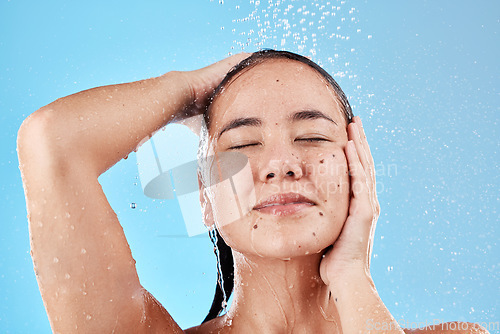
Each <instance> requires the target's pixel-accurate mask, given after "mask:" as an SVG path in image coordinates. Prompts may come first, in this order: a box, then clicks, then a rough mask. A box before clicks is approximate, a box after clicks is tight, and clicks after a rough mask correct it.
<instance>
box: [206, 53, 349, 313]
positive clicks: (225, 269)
mask: <svg viewBox="0 0 500 334" xmlns="http://www.w3.org/2000/svg"><path fill="white" fill-rule="evenodd" d="M270 59H290V60H295V61H299V62H301V63H304V64H306V65H309V66H310V67H312V68H313V69H315V70H316V71H317V72H318V73H319V74H321V76H322V77H323V78H324V79H325V80H326V81H327V82H328V83H329V84H330V86H331V87H332V88H333V90H334V91H335V93H336V95H337V97H338V99H339V102H340V104H341V108H342V112H343V114H344V116H345V119H346V124H349V123H351V121H352V118H353V117H354V115H353V113H352V109H351V105H350V104H349V101H348V100H347V97H346V95H345V94H344V92H343V91H342V89H341V88H340V86H339V84H338V83H337V82H336V81H335V79H333V77H332V76H331V75H330V74H328V72H326V71H325V70H324V69H323V68H322V67H321V66H319V65H318V64H316V63H315V62H313V61H312V60H310V59H309V58H306V57H304V56H301V55H298V54H296V53H292V52H288V51H276V50H271V49H265V50H261V51H257V52H254V53H252V55H251V56H250V57H248V58H246V59H244V60H243V61H241V62H240V63H239V64H238V65H236V66H235V67H233V68H232V69H231V70H230V71H229V72H228V73H227V74H226V77H225V78H224V79H223V80H222V81H221V83H220V84H219V85H218V86H217V88H216V89H215V91H214V92H213V94H212V96H211V98H210V102H209V105H208V107H207V111H206V113H205V114H204V117H205V124H206V126H207V129H209V128H210V114H211V106H212V104H213V102H214V101H215V100H216V99H217V96H219V94H220V93H222V91H223V90H224V88H226V87H227V86H228V84H230V83H231V82H232V80H233V79H235V78H236V76H237V75H238V74H241V73H242V72H243V71H244V70H248V69H251V68H252V67H254V66H256V65H258V64H262V63H263V62H265V61H266V60H270ZM210 233H211V234H210V239H211V240H212V242H213V244H214V252H215V255H216V257H217V285H216V287H215V295H214V300H213V302H212V306H211V307H210V311H209V313H208V315H207V317H206V318H205V320H203V322H207V321H209V320H212V319H214V318H216V317H217V316H219V314H220V313H221V312H222V311H223V310H224V309H225V306H226V303H227V301H228V300H229V297H230V296H231V293H232V292H233V287H234V261H233V255H232V251H231V247H229V246H228V245H227V244H226V243H225V241H224V239H223V238H222V237H221V236H220V234H219V232H218V231H217V228H215V229H214V230H213V231H212V232H210Z"/></svg>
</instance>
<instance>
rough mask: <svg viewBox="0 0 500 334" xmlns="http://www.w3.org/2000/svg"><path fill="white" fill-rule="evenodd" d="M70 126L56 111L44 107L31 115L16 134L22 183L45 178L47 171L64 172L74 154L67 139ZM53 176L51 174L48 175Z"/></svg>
mask: <svg viewBox="0 0 500 334" xmlns="http://www.w3.org/2000/svg"><path fill="white" fill-rule="evenodd" d="M66 128H67V127H64V126H63V125H62V124H61V119H60V117H58V114H57V113H56V112H55V110H53V109H50V108H46V107H43V108H41V109H39V110H37V111H35V112H34V113H33V114H31V115H30V116H28V117H27V118H26V119H25V120H24V122H23V123H22V124H21V127H20V128H19V131H18V133H17V154H18V159H19V169H20V171H21V175H22V177H23V181H26V177H28V179H32V178H33V177H37V176H38V177H46V176H48V171H50V170H54V167H58V168H57V169H58V170H61V169H62V167H64V165H65V164H66V162H65V160H66V159H67V158H68V156H69V154H71V145H70V142H69V141H68V139H70V140H71V138H64V136H63V133H62V132H63V131H65V129H66ZM49 174H50V173H49Z"/></svg>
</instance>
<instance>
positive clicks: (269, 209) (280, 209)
mask: <svg viewBox="0 0 500 334" xmlns="http://www.w3.org/2000/svg"><path fill="white" fill-rule="evenodd" d="M315 205H316V203H314V201H312V200H310V199H309V198H307V197H305V196H303V195H301V194H297V193H286V194H275V195H271V196H270V197H268V198H267V199H265V200H263V201H261V202H259V203H258V204H257V205H256V206H255V207H254V208H253V209H254V210H256V211H258V212H260V213H264V214H270V215H274V216H286V215H292V214H295V213H297V212H299V211H302V210H305V209H307V208H310V207H312V206H315Z"/></svg>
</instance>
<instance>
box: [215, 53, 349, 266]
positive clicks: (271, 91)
mask: <svg viewBox="0 0 500 334" xmlns="http://www.w3.org/2000/svg"><path fill="white" fill-rule="evenodd" d="M209 132H210V140H211V143H212V145H213V146H212V148H211V149H212V150H213V151H215V152H216V153H219V152H240V153H242V154H245V155H246V156H247V157H248V160H249V163H250V166H251V173H252V177H251V178H247V183H246V184H241V183H240V185H241V186H240V188H239V189H236V190H237V194H238V198H239V201H240V203H241V204H242V211H243V213H244V216H243V217H241V218H239V216H238V215H236V214H235V213H234V212H231V210H228V209H227V205H225V204H226V203H227V202H228V198H229V197H230V196H232V189H229V188H227V187H226V188H225V189H224V188H222V187H219V188H218V189H217V192H216V193H214V194H212V199H213V201H212V203H211V205H212V209H213V212H214V218H215V221H216V222H217V224H218V226H219V230H220V232H221V234H222V235H223V237H224V238H225V240H226V242H227V243H228V244H229V245H230V246H231V247H232V248H233V249H235V250H236V251H238V252H241V253H243V254H248V255H258V256H264V257H271V258H281V259H284V258H292V257H296V256H303V255H307V254H313V253H318V252H321V251H322V250H323V249H325V248H326V247H328V246H329V245H331V244H332V243H333V242H334V241H335V239H336V238H337V236H338V235H339V233H340V230H341V228H342V225H343V223H344V222H345V220H346V217H347V212H348V206H349V177H348V173H347V162H346V158H345V153H344V148H345V145H346V143H347V139H348V138H347V131H346V120H345V117H344V115H343V113H342V111H341V109H340V106H339V103H338V99H337V97H336V95H335V93H334V91H333V90H332V88H331V87H330V86H329V84H328V83H327V82H326V81H325V80H324V79H323V78H322V77H321V75H320V74H318V73H317V72H316V71H315V70H313V69H312V68H310V67H309V66H307V65H305V64H302V63H300V62H296V61H290V60H270V61H266V62H264V63H263V64H259V65H257V66H255V67H254V68H251V69H250V70H247V71H244V72H243V73H242V74H240V75H239V76H238V77H237V78H236V79H234V80H233V81H232V82H231V83H230V84H229V85H228V86H227V87H226V88H225V90H224V92H223V93H222V94H221V95H220V96H219V97H218V98H217V99H216V100H215V102H214V104H213V105H212V109H211V123H210V129H209ZM250 182H251V183H252V184H249V183H250ZM252 190H254V191H255V200H253V198H252V197H251V196H250V192H251V191H252ZM238 218H239V219H238Z"/></svg>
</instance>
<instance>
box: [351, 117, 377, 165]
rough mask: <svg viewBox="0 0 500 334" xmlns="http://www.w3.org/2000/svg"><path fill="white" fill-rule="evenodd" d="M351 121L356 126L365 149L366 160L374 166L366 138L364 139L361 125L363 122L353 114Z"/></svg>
mask: <svg viewBox="0 0 500 334" xmlns="http://www.w3.org/2000/svg"><path fill="white" fill-rule="evenodd" d="M353 122H354V123H355V124H356V125H357V126H358V130H359V134H360V138H361V143H362V144H363V148H364V149H365V152H366V155H367V157H368V161H369V162H370V164H371V166H374V163H373V157H372V153H371V150H370V145H368V140H367V139H366V134H365V129H364V127H363V122H362V121H361V117H359V116H355V117H354V119H353Z"/></svg>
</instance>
